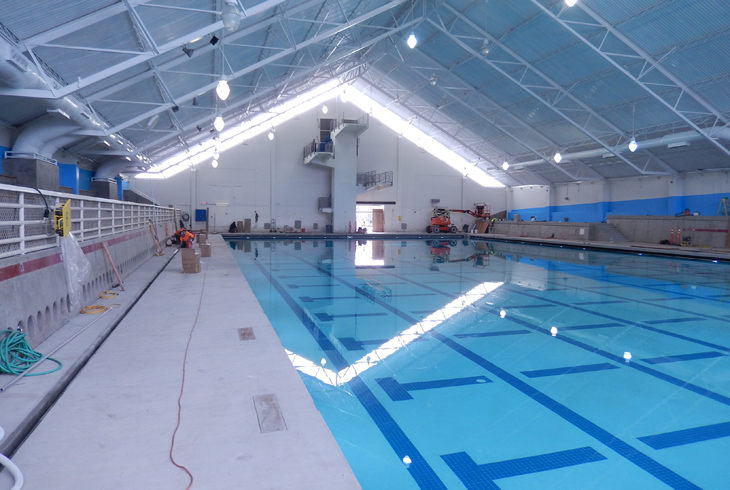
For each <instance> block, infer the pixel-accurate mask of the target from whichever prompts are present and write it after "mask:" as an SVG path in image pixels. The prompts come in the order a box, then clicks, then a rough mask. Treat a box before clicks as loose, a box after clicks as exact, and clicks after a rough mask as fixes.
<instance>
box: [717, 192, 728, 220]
mask: <svg viewBox="0 0 730 490" xmlns="http://www.w3.org/2000/svg"><path fill="white" fill-rule="evenodd" d="M721 211H722V212H721ZM729 214H730V203H728V200H727V197H723V198H721V199H720V205H719V206H718V207H717V215H718V216H720V215H724V216H728V215H729Z"/></svg>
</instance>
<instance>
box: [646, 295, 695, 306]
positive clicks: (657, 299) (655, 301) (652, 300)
mask: <svg viewBox="0 0 730 490" xmlns="http://www.w3.org/2000/svg"><path fill="white" fill-rule="evenodd" d="M667 294H672V293H671V292H668V293H667ZM684 299H691V300H696V299H699V298H697V297H695V296H686V297H682V296H673V297H671V298H654V299H645V300H644V301H651V302H652V303H657V302H659V301H682V300H684Z"/></svg>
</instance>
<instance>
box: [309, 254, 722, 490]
mask: <svg viewBox="0 0 730 490" xmlns="http://www.w3.org/2000/svg"><path fill="white" fill-rule="evenodd" d="M298 258H299V260H301V261H302V262H304V263H305V264H309V265H310V266H311V267H315V268H316V265H314V264H312V263H310V262H308V261H306V260H305V259H303V258H301V257H298ZM331 277H332V278H333V279H335V280H337V281H339V282H340V283H342V284H344V285H345V286H347V287H348V288H350V289H353V290H354V289H355V288H356V286H355V285H353V284H350V283H349V282H347V281H345V280H344V279H342V278H340V277H337V276H332V275H331ZM403 279H404V280H405V281H408V282H412V283H413V284H417V285H420V284H419V283H417V282H415V281H412V280H410V279H407V278H403ZM422 287H424V288H427V289H431V290H432V291H434V292H436V293H440V294H442V295H444V296H447V297H451V298H455V297H456V296H455V295H453V294H450V293H445V292H443V291H439V290H437V289H432V288H430V287H429V286H422ZM374 302H376V303H377V304H379V305H380V306H381V307H383V308H385V309H386V310H388V311H391V312H393V314H394V315H396V316H398V317H399V318H402V319H404V320H406V321H409V322H411V323H413V324H415V323H416V320H415V318H413V317H411V316H409V315H407V314H406V313H404V312H402V311H400V310H398V309H397V308H395V307H393V306H392V305H390V304H388V303H386V302H384V301H381V300H379V299H376V300H375V301H374ZM486 311H488V312H490V313H493V314H495V315H498V314H499V311H498V310H486ZM507 318H508V319H509V320H510V321H512V322H516V323H519V324H520V325H522V326H524V327H526V328H529V329H531V330H534V331H536V332H540V333H544V334H546V335H550V332H547V331H545V330H543V329H540V328H539V327H536V326H534V325H532V324H531V323H529V322H527V321H525V320H521V319H519V318H516V317H515V316H514V315H511V316H508V317H507ZM427 335H430V336H431V337H433V338H435V339H437V340H439V341H441V342H442V343H444V344H446V345H447V346H449V347H451V348H452V349H453V350H455V351H457V352H459V353H460V354H462V355H463V356H464V357H466V358H467V359H469V360H471V361H473V362H475V363H476V364H477V365H480V366H482V367H484V368H485V369H487V370H488V371H489V372H491V373H492V374H494V375H496V376H497V377H499V378H500V379H502V380H503V381H505V382H507V383H508V384H510V385H511V386H513V387H514V388H516V389H517V390H518V391H520V392H522V393H523V394H525V395H527V396H529V397H530V398H532V399H533V400H535V401H536V402H538V403H540V404H541V405H543V406H544V407H546V408H547V409H549V410H551V411H552V412H554V413H555V414H557V415H558V416H560V417H561V418H563V419H564V420H566V421H567V422H569V423H571V424H572V425H574V426H575V427H577V428H578V429H580V430H582V431H583V432H585V433H586V434H588V435H590V436H591V437H593V438H594V439H597V440H598V441H600V442H602V443H603V444H604V445H606V446H608V447H609V448H611V449H612V450H613V451H615V452H616V453H618V454H619V455H621V456H622V457H624V458H626V459H627V460H629V461H631V462H632V463H634V464H635V465H636V466H638V467H639V468H641V469H643V470H644V471H646V472H647V473H649V474H651V475H652V476H654V477H655V478H657V479H659V480H661V481H663V482H664V483H666V484H667V485H669V486H670V487H672V488H674V489H676V490H702V489H701V488H700V487H698V486H697V485H695V484H693V483H692V482H690V481H688V480H686V479H685V478H683V477H682V476H680V475H678V474H676V473H674V472H673V471H672V470H670V469H669V468H667V467H665V466H663V465H662V464H660V463H658V462H657V461H654V460H653V459H651V458H650V457H649V456H647V455H645V454H644V453H642V452H641V451H639V450H637V449H635V448H634V447H632V446H630V445H629V444H627V443H626V442H624V441H622V440H620V439H618V438H617V437H616V436H614V435H613V434H611V433H610V432H608V431H607V430H605V429H602V428H601V427H599V426H598V425H596V424H594V423H593V422H591V421H590V420H588V419H586V418H585V417H582V416H580V415H578V414H577V413H576V412H574V411H572V410H571V409H569V408H568V407H566V406H565V405H562V404H560V403H559V402H557V401H556V400H553V399H552V398H550V397H549V396H547V395H546V394H544V393H542V392H540V391H539V390H537V389H536V388H533V387H532V386H530V385H528V384H527V383H525V382H524V381H522V380H521V379H519V378H517V377H516V376H513V375H511V374H510V373H508V372H507V371H505V370H503V369H501V368H499V367H498V366H496V365H495V364H492V363H491V362H489V361H487V360H486V359H484V358H482V357H480V356H479V355H477V354H476V353H474V352H472V351H470V350H469V349H467V348H465V347H462V346H461V345H460V344H458V343H457V342H455V341H454V340H452V339H450V338H448V337H446V336H445V335H443V334H441V333H439V332H437V331H435V330H431V331H429V332H427ZM559 338H560V339H561V340H563V341H566V342H570V343H573V344H575V345H576V346H578V347H582V348H583V349H587V350H590V351H591V352H598V353H602V352H603V351H599V349H596V348H593V347H591V346H588V345H586V344H583V343H581V342H577V341H572V340H571V339H569V338H567V337H565V336H560V337H559ZM602 355H603V354H602ZM605 355H607V356H611V360H616V359H618V362H619V363H620V362H622V361H623V359H621V358H619V357H618V356H614V355H612V354H609V353H607V352H606V353H605ZM630 366H631V367H634V368H635V369H638V370H640V371H643V372H645V373H647V374H650V375H653V376H655V377H658V378H660V379H662V380H666V381H669V382H670V383H673V384H678V385H679V386H682V387H684V388H686V389H691V387H694V388H696V389H698V390H702V388H699V387H697V386H695V385H691V384H689V383H685V382H684V381H681V380H679V379H677V378H674V377H672V376H668V375H665V374H663V373H661V372H659V371H655V370H653V369H651V368H647V367H645V366H640V365H638V364H636V363H630ZM355 380H357V381H358V382H359V383H360V384H362V386H363V387H364V388H365V389H366V390H367V392H368V393H369V395H370V396H372V397H373V398H375V395H373V394H372V392H371V391H370V390H369V389H368V388H367V386H365V384H364V383H363V382H362V380H360V378H359V377H356V378H355ZM353 381H354V380H353ZM353 381H350V385H351V386H352V384H353ZM693 391H694V390H693ZM704 391H707V390H704ZM710 393H712V392H710ZM715 395H717V394H715ZM705 396H707V395H705ZM717 396H718V397H722V395H717ZM722 398H726V397H722ZM359 399H360V402H361V403H363V406H365V403H364V402H363V399H361V398H359ZM375 401H376V402H377V399H376V400H375ZM727 401H728V403H727V404H728V405H730V399H727ZM377 403H378V405H379V406H380V407H381V408H382V405H380V403H379V402H377ZM366 410H367V407H366ZM382 410H383V411H384V412H385V414H386V415H387V419H388V420H389V421H390V423H392V425H393V426H394V427H393V429H392V430H394V431H397V433H399V434H403V431H402V430H401V429H400V427H399V426H398V425H397V424H396V423H395V421H394V420H393V419H392V417H390V414H388V412H387V411H386V410H385V408H382ZM368 413H370V415H371V417H373V420H374V421H375V423H376V424H377V425H378V428H379V429H380V430H381V432H383V435H384V436H385V437H386V438H388V437H390V434H387V433H386V431H387V430H390V426H389V425H384V424H381V422H380V421H379V420H376V419H375V417H376V416H379V414H378V413H373V412H370V411H368ZM403 437H404V438H405V434H403ZM406 440H407V438H406ZM388 441H389V442H390V439H388ZM408 443H409V444H410V441H408ZM391 446H393V443H391ZM393 447H394V449H395V446H393ZM414 450H415V447H414ZM396 453H398V454H399V457H401V458H402V457H403V455H402V453H401V452H399V451H398V450H396ZM405 454H408V453H405ZM419 457H421V456H420V453H419ZM411 459H413V458H411ZM424 463H425V461H424ZM426 464H427V463H426ZM411 467H412V466H411ZM429 470H430V471H433V470H432V469H431V468H430V466H429ZM434 476H435V474H434ZM415 478H416V477H415V476H414V479H415ZM436 478H438V477H436ZM417 481H418V480H417ZM438 483H439V484H440V485H441V486H438V487H421V488H439V489H440V488H444V487H443V483H442V482H441V481H440V480H438ZM419 486H420V483H419ZM485 488H489V487H485Z"/></svg>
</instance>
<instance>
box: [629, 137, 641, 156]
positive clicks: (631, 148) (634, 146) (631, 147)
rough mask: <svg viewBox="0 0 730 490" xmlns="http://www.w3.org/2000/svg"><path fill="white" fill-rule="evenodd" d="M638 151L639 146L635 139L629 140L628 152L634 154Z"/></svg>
mask: <svg viewBox="0 0 730 490" xmlns="http://www.w3.org/2000/svg"><path fill="white" fill-rule="evenodd" d="M638 149H639V144H638V143H637V142H636V138H631V141H629V151H630V152H631V153H634V152H635V151H636V150H638Z"/></svg>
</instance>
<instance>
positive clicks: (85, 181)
mask: <svg viewBox="0 0 730 490" xmlns="http://www.w3.org/2000/svg"><path fill="white" fill-rule="evenodd" d="M93 176H94V172H92V171H91V170H86V169H83V168H80V169H79V189H81V190H82V191H90V190H91V178H92V177H93Z"/></svg>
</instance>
